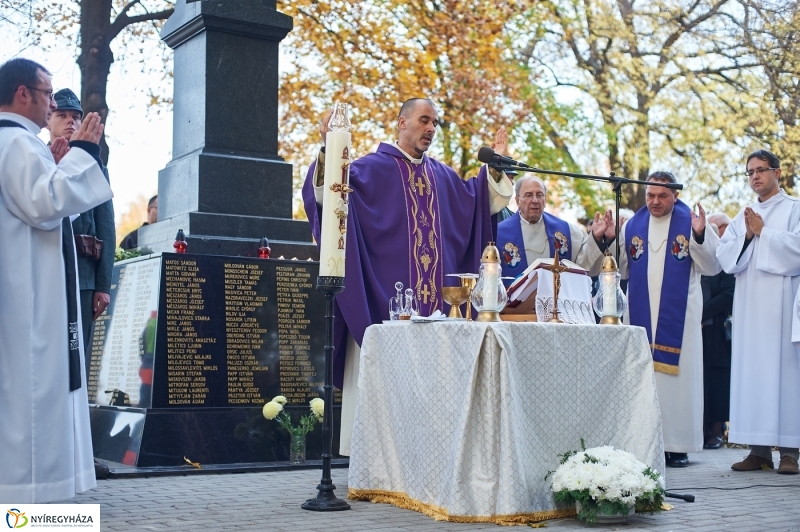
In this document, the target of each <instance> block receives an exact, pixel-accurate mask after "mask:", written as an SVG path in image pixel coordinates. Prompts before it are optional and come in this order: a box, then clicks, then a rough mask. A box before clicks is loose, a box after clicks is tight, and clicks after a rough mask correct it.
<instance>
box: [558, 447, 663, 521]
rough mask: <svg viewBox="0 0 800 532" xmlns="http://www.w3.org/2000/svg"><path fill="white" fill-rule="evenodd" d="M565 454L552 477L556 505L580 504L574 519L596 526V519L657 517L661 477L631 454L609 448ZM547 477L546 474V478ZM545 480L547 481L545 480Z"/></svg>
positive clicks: (660, 495)
mask: <svg viewBox="0 0 800 532" xmlns="http://www.w3.org/2000/svg"><path fill="white" fill-rule="evenodd" d="M581 448H582V449H583V451H581V452H578V451H568V452H566V453H564V454H562V455H560V456H561V465H560V466H559V467H558V469H556V471H555V474H554V475H553V486H552V490H553V494H554V497H555V499H556V501H559V502H565V503H580V504H579V505H577V506H578V507H579V509H578V518H579V519H581V520H582V521H586V522H590V523H592V522H597V520H598V516H611V515H623V516H624V515H628V513H629V512H630V511H631V510H632V509H635V510H636V511H637V512H639V513H650V514H652V513H657V512H660V511H661V505H662V503H663V502H664V479H663V478H662V477H661V474H660V473H658V472H657V471H654V470H653V469H651V468H650V467H649V466H646V465H645V464H643V463H642V462H640V461H639V460H637V459H636V457H634V456H633V455H632V454H631V453H628V452H626V451H622V450H619V449H614V448H613V447H611V446H608V445H606V446H603V447H594V448H592V449H587V448H586V447H585V445H584V442H583V439H581ZM549 475H550V473H548V476H549ZM545 479H547V477H545Z"/></svg>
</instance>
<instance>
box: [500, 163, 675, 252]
mask: <svg viewBox="0 0 800 532" xmlns="http://www.w3.org/2000/svg"><path fill="white" fill-rule="evenodd" d="M489 164H490V166H491V167H492V168H494V169H496V170H500V171H501V172H505V171H507V170H513V171H515V172H531V173H534V174H547V175H558V176H565V177H574V178H578V179H586V180H589V181H602V182H604V183H611V184H612V185H613V187H614V204H615V207H616V211H617V213H616V219H615V222H616V224H615V225H616V237H615V238H614V240H616V242H617V257H616V258H617V264H619V240H620V238H619V229H620V227H619V205H620V203H621V202H622V185H634V184H636V185H641V184H644V183H647V185H650V186H657V187H664V188H668V189H671V190H683V184H682V183H663V182H661V181H646V182H645V181H641V180H639V179H630V178H628V177H620V176H617V175H615V174H614V172H611V174H610V175H608V176H602V175H591V174H576V173H573V172H558V171H556V170H542V169H541V168H532V167H530V166H526V165H508V164H491V163H489Z"/></svg>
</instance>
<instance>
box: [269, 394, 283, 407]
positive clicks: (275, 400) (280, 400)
mask: <svg viewBox="0 0 800 532" xmlns="http://www.w3.org/2000/svg"><path fill="white" fill-rule="evenodd" d="M271 402H273V403H278V404H279V405H281V406H283V405H285V404H286V398H285V397H284V396H282V395H276V396H275V397H273V398H272V401H271Z"/></svg>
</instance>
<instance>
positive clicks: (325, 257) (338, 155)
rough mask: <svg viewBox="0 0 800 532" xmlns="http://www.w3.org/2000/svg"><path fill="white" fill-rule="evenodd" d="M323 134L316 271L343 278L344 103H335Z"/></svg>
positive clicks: (346, 155)
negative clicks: (322, 174) (322, 172)
mask: <svg viewBox="0 0 800 532" xmlns="http://www.w3.org/2000/svg"><path fill="white" fill-rule="evenodd" d="M329 128H330V129H329V131H328V133H327V135H326V137H325V182H324V186H323V188H324V191H323V199H322V227H321V230H320V251H319V274H320V275H322V276H331V277H344V264H345V248H346V247H347V246H346V245H345V244H346V243H347V210H348V191H349V188H348V184H349V182H350V165H349V163H350V151H351V149H352V147H351V143H350V141H351V138H350V121H349V120H348V119H347V104H340V103H337V104H336V106H335V107H334V112H333V116H332V117H331V120H330V123H329Z"/></svg>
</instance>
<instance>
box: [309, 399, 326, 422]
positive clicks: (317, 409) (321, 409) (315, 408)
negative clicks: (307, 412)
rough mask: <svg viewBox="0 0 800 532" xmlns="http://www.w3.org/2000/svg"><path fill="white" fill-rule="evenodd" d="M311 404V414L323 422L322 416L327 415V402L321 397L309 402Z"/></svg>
mask: <svg viewBox="0 0 800 532" xmlns="http://www.w3.org/2000/svg"><path fill="white" fill-rule="evenodd" d="M309 404H310V405H311V412H313V413H314V417H316V418H317V421H322V416H323V415H324V414H325V401H323V400H322V399H320V398H319V397H315V398H314V399H312V400H311V401H309Z"/></svg>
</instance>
